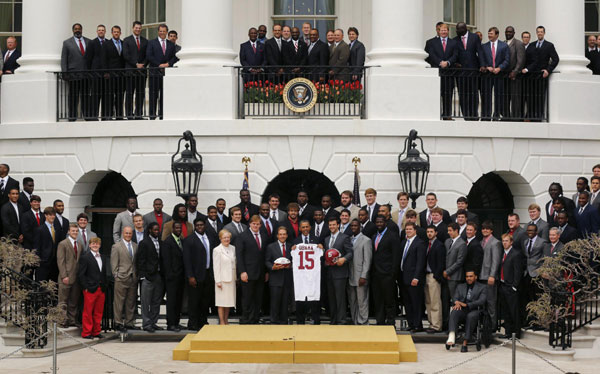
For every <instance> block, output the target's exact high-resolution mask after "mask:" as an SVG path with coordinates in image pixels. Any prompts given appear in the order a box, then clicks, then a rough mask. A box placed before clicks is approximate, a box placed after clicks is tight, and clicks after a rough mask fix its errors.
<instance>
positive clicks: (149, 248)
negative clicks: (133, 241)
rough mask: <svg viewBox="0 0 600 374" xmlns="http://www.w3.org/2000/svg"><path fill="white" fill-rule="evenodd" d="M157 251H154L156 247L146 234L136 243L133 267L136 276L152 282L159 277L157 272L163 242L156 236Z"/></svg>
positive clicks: (159, 274) (159, 273)
mask: <svg viewBox="0 0 600 374" xmlns="http://www.w3.org/2000/svg"><path fill="white" fill-rule="evenodd" d="M158 243H159V248H160V249H159V253H156V247H155V246H154V243H153V242H152V239H151V238H150V237H148V236H146V237H145V238H144V240H142V241H141V242H140V243H138V249H137V252H136V254H135V268H136V270H137V274H138V276H139V277H140V279H141V278H146V279H147V280H149V281H150V282H154V281H156V280H157V279H159V278H160V277H161V273H162V271H161V272H159V270H158V269H159V265H160V253H161V252H162V251H163V248H162V247H163V244H162V242H161V241H160V238H158Z"/></svg>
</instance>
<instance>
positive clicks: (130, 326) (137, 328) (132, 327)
mask: <svg viewBox="0 0 600 374" xmlns="http://www.w3.org/2000/svg"><path fill="white" fill-rule="evenodd" d="M125 328H126V329H127V330H139V329H140V328H139V327H135V326H134V325H125Z"/></svg>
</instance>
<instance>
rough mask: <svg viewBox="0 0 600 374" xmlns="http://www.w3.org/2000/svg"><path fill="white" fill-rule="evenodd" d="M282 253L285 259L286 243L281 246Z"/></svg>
mask: <svg viewBox="0 0 600 374" xmlns="http://www.w3.org/2000/svg"><path fill="white" fill-rule="evenodd" d="M281 253H283V257H285V243H282V244H281Z"/></svg>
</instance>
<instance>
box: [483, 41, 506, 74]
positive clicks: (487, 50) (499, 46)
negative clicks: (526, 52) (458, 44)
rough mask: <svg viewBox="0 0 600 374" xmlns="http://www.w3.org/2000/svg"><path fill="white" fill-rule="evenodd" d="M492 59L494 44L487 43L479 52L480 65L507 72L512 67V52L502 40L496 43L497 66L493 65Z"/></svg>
mask: <svg viewBox="0 0 600 374" xmlns="http://www.w3.org/2000/svg"><path fill="white" fill-rule="evenodd" d="M493 62H494V59H493V58H492V42H487V43H485V44H482V45H481V50H480V51H479V65H481V66H485V67H497V68H500V70H501V71H505V70H507V69H508V67H509V66H510V50H509V48H508V44H506V43H505V42H503V41H501V40H497V41H496V60H495V62H496V64H495V65H494V64H493Z"/></svg>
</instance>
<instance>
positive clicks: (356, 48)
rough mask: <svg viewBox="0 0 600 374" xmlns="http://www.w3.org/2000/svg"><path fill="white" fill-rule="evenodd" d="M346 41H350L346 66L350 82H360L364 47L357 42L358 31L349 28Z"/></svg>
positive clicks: (363, 64) (354, 28) (364, 56)
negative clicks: (348, 69)
mask: <svg viewBox="0 0 600 374" xmlns="http://www.w3.org/2000/svg"><path fill="white" fill-rule="evenodd" d="M348 40H350V44H349V48H350V58H349V59H348V66H352V67H351V68H350V78H351V79H352V81H360V79H361V77H362V69H361V67H362V66H365V59H366V49H365V45H364V44H363V43H362V42H360V41H359V40H358V29H357V28H356V27H350V28H349V29H348Z"/></svg>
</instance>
